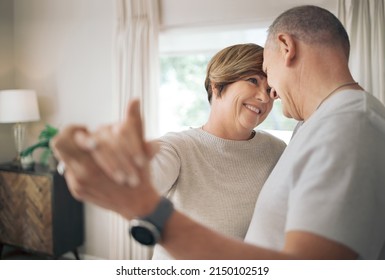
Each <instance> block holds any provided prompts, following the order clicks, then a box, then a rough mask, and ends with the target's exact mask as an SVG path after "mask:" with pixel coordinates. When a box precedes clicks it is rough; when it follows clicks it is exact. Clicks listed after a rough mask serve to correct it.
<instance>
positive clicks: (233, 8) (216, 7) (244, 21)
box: [160, 0, 337, 30]
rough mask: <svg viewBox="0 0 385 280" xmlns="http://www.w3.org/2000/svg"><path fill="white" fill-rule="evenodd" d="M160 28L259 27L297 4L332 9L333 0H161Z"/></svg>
mask: <svg viewBox="0 0 385 280" xmlns="http://www.w3.org/2000/svg"><path fill="white" fill-rule="evenodd" d="M160 3H161V5H160V7H161V14H160V19H161V26H162V28H163V29H167V30H169V29H178V28H184V27H205V28H206V27H207V26H214V25H234V24H236V25H237V24H239V25H250V24H252V25H254V26H256V27H260V26H261V25H265V24H266V23H270V22H272V20H273V19H274V18H275V17H276V16H277V15H279V14H280V13H281V12H283V11H285V10H287V9H289V8H292V7H294V6H298V5H305V4H306V5H317V6H320V7H323V8H326V9H328V10H330V11H331V12H335V10H336V8H337V6H336V5H337V1H336V0H270V1H266V0H238V1H235V0H193V1H189V0H160Z"/></svg>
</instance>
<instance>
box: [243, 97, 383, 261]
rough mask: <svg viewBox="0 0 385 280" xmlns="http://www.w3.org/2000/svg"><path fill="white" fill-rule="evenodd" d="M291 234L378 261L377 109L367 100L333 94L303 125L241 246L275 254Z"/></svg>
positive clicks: (379, 158)
mask: <svg viewBox="0 0 385 280" xmlns="http://www.w3.org/2000/svg"><path fill="white" fill-rule="evenodd" d="M297 230H299V231H307V232H312V233H315V234H317V235H320V236H323V237H325V238H328V239H331V240H334V241H337V242H340V243H342V244H344V245H346V246H347V247H349V248H351V249H352V250H354V251H355V252H357V253H358V254H359V257H360V258H363V259H381V258H384V257H385V245H384V244H385V108H384V106H383V105H382V104H381V103H380V102H379V101H378V100H377V99H375V98H374V97H373V96H372V95H370V94H368V93H365V92H363V91H358V90H348V91H341V92H339V93H337V94H335V95H334V96H332V97H330V98H329V99H327V100H326V101H325V102H324V103H323V104H322V106H321V107H320V108H319V109H318V110H317V111H316V112H314V114H313V115H312V116H311V117H310V118H309V119H308V120H307V121H306V122H304V123H303V125H302V126H301V127H300V128H299V129H298V130H297V133H296V134H295V135H294V137H293V138H292V140H291V141H290V143H289V145H288V147H287V148H286V150H285V152H284V153H283V154H282V156H281V158H280V160H279V161H278V163H277V165H276V167H275V168H274V170H273V172H272V173H271V175H270V177H269V178H268V180H267V181H266V184H265V185H264V187H263V189H262V191H261V193H260V195H259V198H258V201H257V203H256V207H255V211H254V215H253V218H252V222H251V224H250V227H249V229H248V232H247V235H246V242H250V243H253V244H257V245H259V246H262V247H266V248H272V249H276V250H281V249H282V248H283V246H284V238H285V233H286V232H289V231H297Z"/></svg>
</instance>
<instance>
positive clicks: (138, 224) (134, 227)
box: [130, 197, 174, 246]
mask: <svg viewBox="0 0 385 280" xmlns="http://www.w3.org/2000/svg"><path fill="white" fill-rule="evenodd" d="M173 212H174V205H173V204H172V202H171V201H170V200H168V199H167V198H165V197H162V198H161V200H160V201H159V203H158V205H157V206H156V207H155V210H154V211H153V212H152V213H151V214H149V215H147V216H145V217H141V218H136V219H132V220H131V221H130V234H131V236H132V237H133V238H134V239H135V240H136V241H138V242H139V243H141V244H143V245H147V246H153V245H155V244H156V243H157V242H158V241H159V240H160V238H161V237H162V232H163V229H164V225H165V223H166V222H167V220H168V219H169V218H170V216H171V214H172V213H173Z"/></svg>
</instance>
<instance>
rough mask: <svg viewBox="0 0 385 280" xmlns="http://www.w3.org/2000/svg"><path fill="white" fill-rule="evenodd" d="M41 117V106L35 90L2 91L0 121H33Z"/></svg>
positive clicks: (0, 95) (0, 96)
mask: <svg viewBox="0 0 385 280" xmlns="http://www.w3.org/2000/svg"><path fill="white" fill-rule="evenodd" d="M39 119H40V114H39V107H38V104H37V97H36V92H35V91H34V90H28V89H10V90H1V91H0V123H22V122H33V121H38V120H39Z"/></svg>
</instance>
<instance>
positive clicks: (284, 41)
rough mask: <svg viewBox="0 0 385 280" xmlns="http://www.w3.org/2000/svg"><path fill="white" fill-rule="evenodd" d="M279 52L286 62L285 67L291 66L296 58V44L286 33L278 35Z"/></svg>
mask: <svg viewBox="0 0 385 280" xmlns="http://www.w3.org/2000/svg"><path fill="white" fill-rule="evenodd" d="M278 44H279V50H280V52H281V54H282V56H283V58H284V60H285V65H286V66H289V65H290V64H291V63H292V62H293V60H294V58H295V56H296V51H297V49H296V43H295V40H294V38H293V36H292V35H289V34H286V33H280V34H278Z"/></svg>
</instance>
